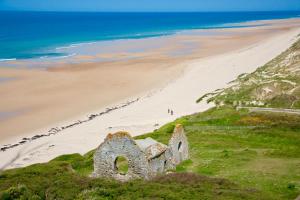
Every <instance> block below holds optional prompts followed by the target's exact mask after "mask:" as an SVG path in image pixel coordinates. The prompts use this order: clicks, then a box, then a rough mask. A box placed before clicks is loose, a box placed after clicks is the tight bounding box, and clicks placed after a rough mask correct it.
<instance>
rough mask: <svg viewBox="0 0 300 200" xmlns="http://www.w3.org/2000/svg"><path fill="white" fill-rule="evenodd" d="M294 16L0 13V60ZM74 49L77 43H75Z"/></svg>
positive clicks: (43, 55) (285, 13)
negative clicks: (71, 47) (99, 43)
mask: <svg viewBox="0 0 300 200" xmlns="http://www.w3.org/2000/svg"><path fill="white" fill-rule="evenodd" d="M299 16H300V12H294V11H293V12H292V11H291V12H232V13H230V12H219V13H218V12H214V13H83V12H12V11H1V12H0V61H6V60H18V59H32V58H46V57H64V56H68V55H67V53H64V52H61V51H58V49H59V47H63V46H67V45H73V46H76V45H77V44H79V43H85V42H95V41H109V40H116V39H130V38H146V37H155V36H163V35H170V34H174V33H176V32H177V31H180V30H188V29H211V28H221V27H222V28H224V27H225V28H231V27H233V26H234V25H229V24H232V23H240V22H246V21H254V20H266V19H283V18H292V17H299ZM78 46H79V45H78Z"/></svg>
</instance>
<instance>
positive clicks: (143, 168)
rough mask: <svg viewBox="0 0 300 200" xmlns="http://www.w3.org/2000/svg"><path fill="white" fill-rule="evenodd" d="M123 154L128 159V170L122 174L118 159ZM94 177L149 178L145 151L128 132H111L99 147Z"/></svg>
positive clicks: (95, 160) (119, 178)
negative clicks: (117, 165) (117, 164)
mask: <svg viewBox="0 0 300 200" xmlns="http://www.w3.org/2000/svg"><path fill="white" fill-rule="evenodd" d="M119 156H123V157H125V158H127V160H128V172H127V173H126V174H125V175H121V174H119V172H118V169H117V167H116V159H117V157H119ZM92 176H93V177H110V178H114V179H117V180H121V181H126V180H129V179H133V178H143V179H149V178H150V176H151V173H150V169H149V165H148V161H147V159H146V156H145V154H144V152H143V151H141V149H140V148H139V147H138V146H137V145H136V143H135V141H134V140H133V139H132V137H131V136H130V135H129V134H128V133H126V132H118V133H115V134H109V135H108V136H107V137H106V139H105V141H104V142H103V143H102V144H101V145H100V146H99V147H98V148H97V150H96V152H95V155H94V173H93V175H92Z"/></svg>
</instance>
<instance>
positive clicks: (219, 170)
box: [0, 107, 300, 199]
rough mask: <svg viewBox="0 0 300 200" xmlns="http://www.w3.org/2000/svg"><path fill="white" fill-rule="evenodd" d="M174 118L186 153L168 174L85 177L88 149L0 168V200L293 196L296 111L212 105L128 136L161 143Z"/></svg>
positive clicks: (298, 131) (299, 174)
mask: <svg viewBox="0 0 300 200" xmlns="http://www.w3.org/2000/svg"><path fill="white" fill-rule="evenodd" d="M177 123H181V124H183V125H184V128H185V130H186V133H187V137H188V140H189V145H190V147H189V150H190V159H189V160H187V161H184V162H183V163H181V164H180V165H179V166H177V168H176V173H172V174H169V175H165V176H160V177H157V178H156V179H154V180H151V181H143V180H135V181H130V182H127V183H119V182H116V181H114V180H107V179H92V178H89V176H88V175H89V174H90V173H91V172H92V170H93V153H94V151H91V152H88V153H87V154H85V155H84V156H81V155H79V154H72V155H63V156H59V157H57V158H56V159H54V160H52V161H50V162H48V163H45V164H36V165H32V166H29V167H25V168H20V169H13V170H7V171H4V172H3V173H2V174H1V175H0V191H1V192H0V199H199V198H200V197H201V198H202V199H295V198H296V197H297V195H298V194H300V182H299V180H300V116H296V115H283V114H272V113H248V111H247V110H240V111H236V110H235V109H233V108H231V107H221V108H213V109H210V110H208V111H206V112H203V113H198V114H194V115H190V116H185V117H182V118H179V119H177V120H175V121H174V122H171V123H168V124H166V125H164V126H163V127H161V128H160V129H158V130H156V131H154V132H152V133H149V134H145V135H142V136H139V137H136V138H139V139H141V138H146V137H149V136H150V137H152V138H154V139H156V140H158V141H160V142H163V143H166V144H167V143H168V141H169V139H170V136H171V134H172V131H173V129H174V126H175V124H177ZM122 163H123V164H124V161H122V162H121V164H122ZM120 168H122V167H120ZM122 170H123V169H122ZM124 170H126V169H124Z"/></svg>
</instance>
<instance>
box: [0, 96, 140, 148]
mask: <svg viewBox="0 0 300 200" xmlns="http://www.w3.org/2000/svg"><path fill="white" fill-rule="evenodd" d="M139 100H140V98H137V99H135V100H132V101H128V102H126V103H124V104H123V105H120V106H115V107H111V108H106V110H105V111H103V112H100V113H96V114H90V115H89V116H88V118H87V119H85V120H78V121H76V122H74V123H72V124H69V125H66V126H61V127H55V128H51V129H50V130H48V132H47V133H45V134H38V135H34V136H32V137H29V138H26V137H25V138H23V139H22V140H21V141H20V142H18V143H15V144H7V145H3V147H1V148H0V151H6V150H8V149H12V148H15V147H17V146H20V145H24V144H26V143H28V142H30V141H33V140H36V139H39V138H42V137H49V136H51V135H56V134H58V133H59V132H61V131H63V130H65V129H69V128H72V127H74V126H77V125H80V124H82V123H86V122H89V121H91V120H93V119H95V118H97V117H100V116H102V115H105V114H108V113H110V112H112V111H114V110H118V109H121V108H124V107H127V106H129V105H131V104H133V103H135V102H137V101H139Z"/></svg>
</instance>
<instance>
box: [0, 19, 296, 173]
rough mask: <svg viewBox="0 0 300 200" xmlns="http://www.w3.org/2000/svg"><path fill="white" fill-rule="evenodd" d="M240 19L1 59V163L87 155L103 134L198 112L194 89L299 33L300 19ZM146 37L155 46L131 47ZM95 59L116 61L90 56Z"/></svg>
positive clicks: (255, 62)
mask: <svg viewBox="0 0 300 200" xmlns="http://www.w3.org/2000/svg"><path fill="white" fill-rule="evenodd" d="M262 24H263V26H256V25H262ZM247 25H253V26H251V27H246V28H231V29H216V30H206V31H204V30H194V31H183V32H180V33H178V34H176V35H172V36H167V37H159V38H148V39H139V40H130V41H127V42H122V46H120V47H119V48H120V50H119V51H116V52H112V53H103V52H102V53H99V54H96V55H93V56H91V55H78V56H76V57H74V58H73V59H76V60H79V61H80V62H78V63H68V62H57V63H54V64H51V66H50V67H49V64H47V67H43V66H42V67H40V68H30V69H29V68H26V67H25V66H27V65H30V64H31V63H30V62H27V63H21V64H23V65H24V67H20V68H9V67H5V66H1V68H0V74H1V79H0V94H1V98H0V148H6V147H11V148H7V149H5V151H1V152H0V160H1V162H0V167H1V166H5V167H7V168H13V167H21V166H26V165H30V164H33V163H37V162H46V161H48V160H50V159H53V158H55V157H56V156H58V155H61V154H69V153H86V152H87V151H89V150H91V149H93V148H95V147H97V146H98V145H99V144H100V143H101V142H102V141H103V139H104V138H105V137H106V135H107V134H108V133H110V132H116V131H121V130H123V131H128V132H130V133H131V134H132V135H133V136H135V135H139V134H143V133H146V132H149V131H152V130H154V129H156V128H158V127H159V126H161V125H163V124H164V123H167V122H169V121H171V120H174V119H176V118H178V117H180V116H182V115H187V114H192V113H195V112H200V111H203V110H205V109H207V108H209V107H210V106H212V105H209V104H206V103H200V104H197V103H196V100H197V99H198V98H199V97H200V96H202V95H203V94H205V93H208V92H212V91H214V90H216V89H219V88H223V87H225V86H226V85H227V84H228V83H229V82H230V81H231V80H233V79H235V78H236V77H237V76H238V75H239V74H242V73H249V72H252V71H254V70H255V69H256V68H257V67H259V66H262V65H263V64H265V63H266V62H268V61H270V60H271V59H272V58H274V57H276V56H277V55H279V54H280V53H281V52H282V51H284V50H285V49H287V48H288V47H289V46H291V45H292V44H293V43H294V42H295V41H296V40H297V38H299V34H300V28H299V27H300V19H287V20H272V21H259V22H251V23H250V22H249V23H247ZM153 43H158V44H160V45H157V46H154V47H153V46H151V48H148V49H146V50H145V49H144V50H143V51H141V52H138V51H128V48H137V47H135V46H134V45H137V44H139V45H140V44H144V45H146V46H147V45H148V46H149V45H150V44H153ZM116 45H118V44H116ZM99 58H114V59H115V58H120V59H115V60H107V61H102V62H99V61H97V62H96V60H97V59H99ZM34 64H35V65H36V63H34ZM21 66H22V65H21ZM1 80H2V81H1ZM168 109H172V110H173V111H174V115H170V114H169V113H168V112H167V111H168ZM35 136H37V137H35ZM24 138H25V139H24ZM23 141H25V142H23ZM14 145H15V146H14ZM14 158H17V159H16V160H13V159H14ZM12 160H13V162H12V163H10V161H12ZM7 163H10V165H8V166H6V164H7Z"/></svg>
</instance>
